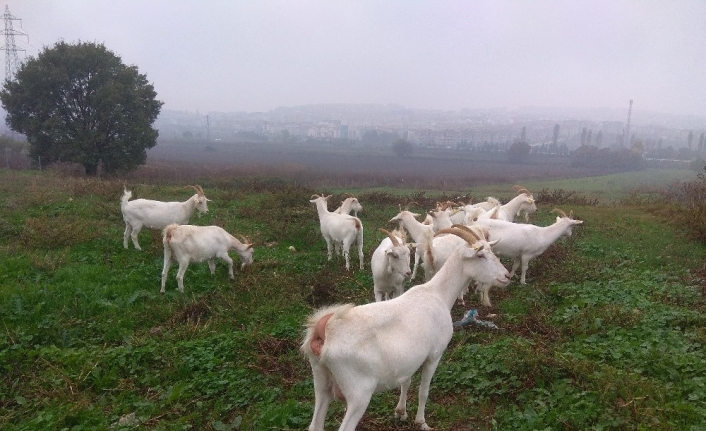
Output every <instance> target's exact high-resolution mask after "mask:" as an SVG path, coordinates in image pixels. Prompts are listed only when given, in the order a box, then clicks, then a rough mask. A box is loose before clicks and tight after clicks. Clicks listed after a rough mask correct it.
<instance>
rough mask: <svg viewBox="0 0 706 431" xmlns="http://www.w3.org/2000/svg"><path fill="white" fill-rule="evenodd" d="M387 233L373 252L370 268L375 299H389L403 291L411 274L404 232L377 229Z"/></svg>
mask: <svg viewBox="0 0 706 431" xmlns="http://www.w3.org/2000/svg"><path fill="white" fill-rule="evenodd" d="M378 230H379V231H380V232H382V233H384V234H385V235H387V238H385V239H383V240H382V241H381V242H380V245H379V246H378V247H377V248H376V249H375V251H374V252H373V256H372V258H371V260H370V269H371V271H372V273H373V291H374V292H375V301H382V299H383V296H384V297H385V299H386V300H387V299H391V298H393V297H397V296H400V295H402V293H404V282H405V280H407V279H408V278H410V276H411V275H412V271H411V270H410V269H409V247H408V245H407V244H406V243H405V240H404V237H405V235H406V234H405V233H404V231H402V232H401V233H398V232H396V231H395V232H389V231H387V230H385V229H382V228H380V229H378Z"/></svg>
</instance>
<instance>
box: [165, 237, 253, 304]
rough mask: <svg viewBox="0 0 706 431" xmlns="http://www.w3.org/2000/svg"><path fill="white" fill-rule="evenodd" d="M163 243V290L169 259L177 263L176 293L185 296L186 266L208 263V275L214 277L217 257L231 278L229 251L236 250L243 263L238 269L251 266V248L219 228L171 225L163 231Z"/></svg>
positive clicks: (231, 260) (231, 262) (231, 268)
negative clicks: (223, 263)
mask: <svg viewBox="0 0 706 431" xmlns="http://www.w3.org/2000/svg"><path fill="white" fill-rule="evenodd" d="M162 243H163V244H164V267H163V268H162V289H161V290H160V292H161V293H164V286H165V284H166V282H167V275H168V274H169V268H170V266H171V264H172V259H173V260H175V261H176V262H178V263H179V272H177V275H176V279H177V283H178V285H179V292H182V293H183V292H184V273H185V272H186V268H188V267H189V263H195V262H203V261H204V260H205V261H208V267H209V269H210V270H211V274H215V273H216V262H215V259H216V258H217V257H218V258H220V259H222V260H224V261H226V262H227V263H228V275H229V276H230V278H231V279H233V278H235V277H234V275H233V259H231V258H230V256H229V255H228V251H229V250H235V251H236V252H237V253H238V254H239V255H240V259H241V261H242V263H241V264H240V269H241V270H242V269H243V268H245V265H250V264H251V263H252V260H253V258H252V255H253V245H252V244H245V243H244V242H241V241H238V240H237V239H236V238H235V237H234V236H233V235H231V234H229V233H228V232H226V231H225V230H224V229H222V228H220V227H218V226H193V225H188V224H184V225H178V224H170V225H169V226H167V227H166V228H165V229H164V232H163V238H162Z"/></svg>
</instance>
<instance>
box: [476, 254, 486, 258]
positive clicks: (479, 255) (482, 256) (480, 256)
mask: <svg viewBox="0 0 706 431" xmlns="http://www.w3.org/2000/svg"><path fill="white" fill-rule="evenodd" d="M476 256H478V259H485V254H483V253H477V254H476Z"/></svg>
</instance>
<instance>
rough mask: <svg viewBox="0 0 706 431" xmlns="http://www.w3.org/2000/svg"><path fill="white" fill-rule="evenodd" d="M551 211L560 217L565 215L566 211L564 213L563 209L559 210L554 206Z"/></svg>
mask: <svg viewBox="0 0 706 431" xmlns="http://www.w3.org/2000/svg"><path fill="white" fill-rule="evenodd" d="M552 212H553V213H556V214H559V215H560V216H562V217H567V215H566V213H565V212H564V211H562V210H560V209H559V208H554V209H553V210H552Z"/></svg>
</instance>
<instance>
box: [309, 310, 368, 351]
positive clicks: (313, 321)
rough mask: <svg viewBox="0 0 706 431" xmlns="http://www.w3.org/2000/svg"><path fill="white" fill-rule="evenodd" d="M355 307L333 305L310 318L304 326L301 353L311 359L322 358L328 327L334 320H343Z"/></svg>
mask: <svg viewBox="0 0 706 431" xmlns="http://www.w3.org/2000/svg"><path fill="white" fill-rule="evenodd" d="M353 307H355V305H354V304H343V305H331V306H328V307H324V308H321V309H319V310H318V311H316V312H315V313H314V314H312V315H311V316H309V317H308V318H307V320H306V323H305V324H304V327H305V330H304V341H303V342H302V345H301V347H300V350H301V352H302V353H304V354H305V355H307V356H309V357H310V358H311V357H314V356H316V357H318V356H321V352H322V350H323V347H324V342H325V340H326V325H327V324H328V322H329V321H331V320H332V319H333V320H336V319H339V318H341V317H342V316H343V315H345V314H346V313H347V312H348V311H349V310H350V309H352V308H353Z"/></svg>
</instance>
